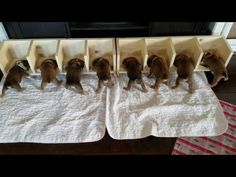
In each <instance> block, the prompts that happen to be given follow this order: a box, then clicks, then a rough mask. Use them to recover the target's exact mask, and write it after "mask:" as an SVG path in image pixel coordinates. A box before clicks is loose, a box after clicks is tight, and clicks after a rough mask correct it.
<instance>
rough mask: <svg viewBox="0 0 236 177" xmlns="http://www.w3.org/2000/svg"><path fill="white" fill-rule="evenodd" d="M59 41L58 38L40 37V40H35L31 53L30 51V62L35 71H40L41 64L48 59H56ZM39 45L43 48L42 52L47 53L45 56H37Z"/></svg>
mask: <svg viewBox="0 0 236 177" xmlns="http://www.w3.org/2000/svg"><path fill="white" fill-rule="evenodd" d="M58 43H59V41H58V40H56V39H40V40H33V42H32V44H31V47H30V53H29V58H30V60H29V64H30V67H31V68H32V70H33V73H34V74H35V73H40V70H39V68H40V65H41V63H42V62H43V61H44V60H46V59H55V60H56V52H57V48H58ZM37 46H39V47H40V48H41V53H43V55H45V57H38V56H37V53H38V52H37V50H36V48H37Z"/></svg>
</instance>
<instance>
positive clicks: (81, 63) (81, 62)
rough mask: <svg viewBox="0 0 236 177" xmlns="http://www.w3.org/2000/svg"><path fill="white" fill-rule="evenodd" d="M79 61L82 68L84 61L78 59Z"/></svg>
mask: <svg viewBox="0 0 236 177" xmlns="http://www.w3.org/2000/svg"><path fill="white" fill-rule="evenodd" d="M79 62H80V66H81V68H84V64H85V63H84V61H83V60H80V61H79Z"/></svg>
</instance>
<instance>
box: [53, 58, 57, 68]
mask: <svg viewBox="0 0 236 177" xmlns="http://www.w3.org/2000/svg"><path fill="white" fill-rule="evenodd" d="M52 61H53V63H54V68H55V69H56V68H57V67H58V65H57V61H56V60H53V59H52Z"/></svg>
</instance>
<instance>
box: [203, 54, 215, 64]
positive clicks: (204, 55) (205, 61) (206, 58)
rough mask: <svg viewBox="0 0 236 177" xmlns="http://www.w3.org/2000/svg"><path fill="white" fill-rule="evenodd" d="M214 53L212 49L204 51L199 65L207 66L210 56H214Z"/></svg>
mask: <svg viewBox="0 0 236 177" xmlns="http://www.w3.org/2000/svg"><path fill="white" fill-rule="evenodd" d="M215 57H216V55H215V54H214V52H213V51H210V50H208V51H205V52H204V54H203V57H202V60H201V65H203V66H207V65H208V62H209V59H210V58H215Z"/></svg>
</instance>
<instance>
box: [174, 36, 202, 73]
mask: <svg viewBox="0 0 236 177" xmlns="http://www.w3.org/2000/svg"><path fill="white" fill-rule="evenodd" d="M171 39H172V42H173V44H174V48H175V52H176V55H178V54H185V55H187V56H188V57H191V58H192V60H193V62H194V71H196V68H197V66H198V65H199V63H200V60H201V58H202V56H203V51H202V49H201V47H200V45H199V43H198V39H197V38H196V37H172V38H171Z"/></svg>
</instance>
